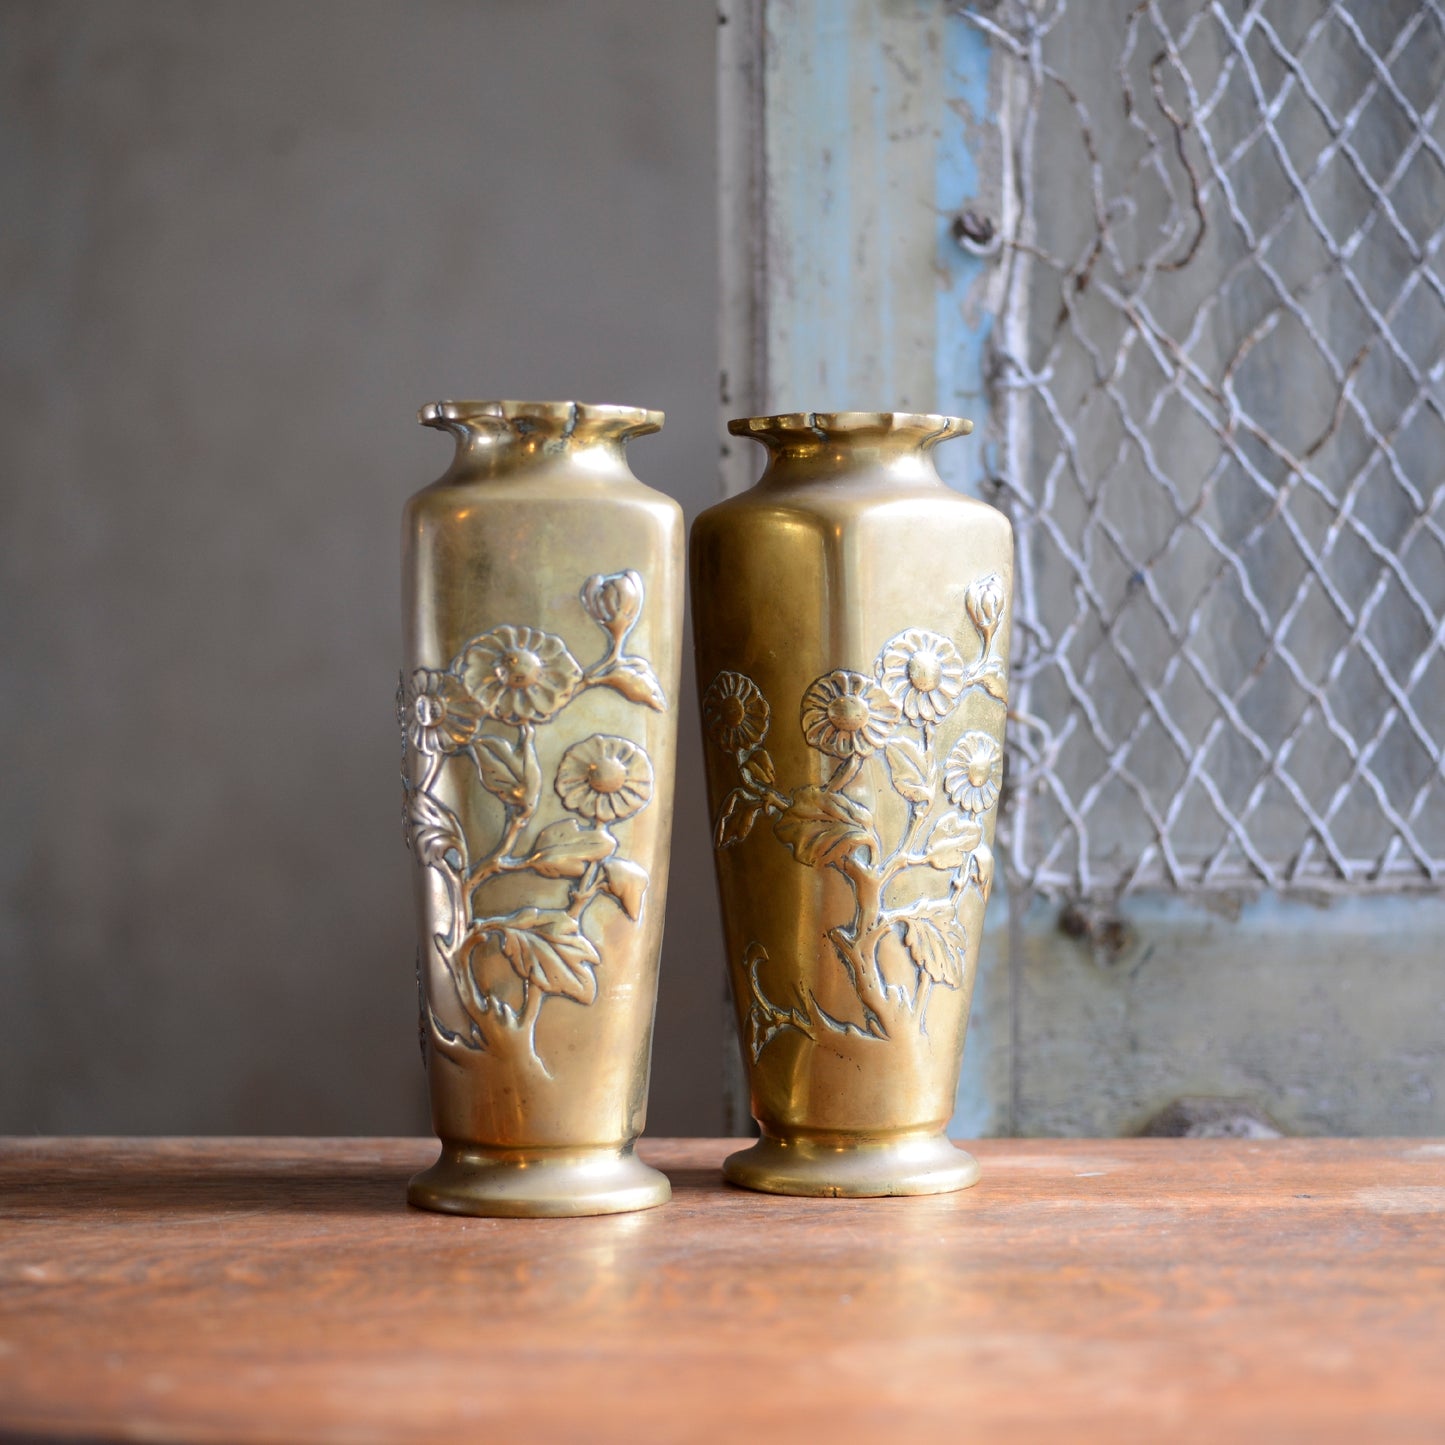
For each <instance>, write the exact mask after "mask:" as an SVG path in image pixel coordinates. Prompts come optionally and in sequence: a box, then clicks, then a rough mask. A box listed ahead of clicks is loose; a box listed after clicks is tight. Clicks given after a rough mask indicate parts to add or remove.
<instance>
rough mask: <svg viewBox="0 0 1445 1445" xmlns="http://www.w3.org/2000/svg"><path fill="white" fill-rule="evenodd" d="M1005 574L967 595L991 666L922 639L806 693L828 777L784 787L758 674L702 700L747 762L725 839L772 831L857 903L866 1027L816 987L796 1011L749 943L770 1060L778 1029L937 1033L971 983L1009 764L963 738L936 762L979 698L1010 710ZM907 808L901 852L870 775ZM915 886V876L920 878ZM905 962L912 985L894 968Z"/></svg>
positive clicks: (900, 644) (759, 1045) (853, 942)
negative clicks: (972, 921)
mask: <svg viewBox="0 0 1445 1445" xmlns="http://www.w3.org/2000/svg"><path fill="white" fill-rule="evenodd" d="M1005 603H1006V591H1005V587H1004V583H1003V579H1002V578H1000V577H999V576H997V575H996V574H993V573H990V574H988V575H987V576H985V577H981V578H978V579H977V580H976V581H974V582H973V583H972V584H971V585H970V586H969V588H968V589H967V591H966V593H965V596H964V611H965V613H966V615H967V619H968V623H969V625H970V626H971V627H972V629H973V631H974V632H975V633H976V634H977V637H978V641H979V651H978V656H977V658H976V660H975V661H973V662H971V663H968V662H965V660H964V657H963V655H962V653H961V652H960V651H959V648H958V646H957V645H956V644H955V643H954V642H953V641H952V639H950V638H948V637H945V636H943V635H942V634H940V633H937V632H932V631H929V630H927V629H925V628H908V629H906V630H905V631H903V632H900V633H899V634H898V635H897V636H895V637H892V638H890V639H889V640H888V641H887V642H885V643H884V644H883V647H882V649H881V650H880V652H879V654H878V657H877V659H876V660H875V662H874V665H873V671H872V673H871V675H870V674H867V673H862V672H853V671H851V670H849V669H847V668H839V669H836V670H834V671H832V672H829V673H825V674H824V675H823V676H822V677H819V678H816V679H814V681H813V682H811V683H809V685H808V686H807V688H805V689H804V692H803V696H802V702H801V706H800V710H799V722H800V724H801V727H802V731H803V737H804V739H805V740H806V742H807V744H808V746H809V747H810V748H812V749H814V750H816V751H817V752H818V753H820V754H821V755H822V756H823V757H824V759H826V760H828V762H829V763H831V769H830V768H828V767H827V766H825V768H824V773H825V774H826V781H825V782H823V783H821V784H818V783H805V784H802V785H800V786H798V787H795V788H793V789H792V791H791V792H784V791H783V790H782V789H781V788H780V787H779V786H778V781H777V777H776V770H775V767H774V764H773V759H772V757H771V755H770V754H769V753H768V751H767V749H766V748H765V747H764V745H763V744H764V741H765V739H766V738H767V735H768V729H769V726H770V723H771V718H772V709H771V707H770V705H769V703H768V700H767V698H766V697H764V695H763V693H762V690H761V689H760V688H759V687H758V685H757V684H756V683H755V682H754V681H753V680H752V679H751V678H750V677H748V676H747V675H746V674H745V673H741V672H729V671H724V672H720V673H719V674H718V675H717V677H716V678H714V679H713V681H712V683H711V685H710V686H709V687H708V689H707V692H706V693H705V695H704V697H703V702H702V712H703V723H704V727H705V728H706V730H707V732H708V734H709V736H710V738H711V739H712V741H713V742H714V743H715V744H716V745H717V746H718V747H719V748H721V749H723V750H724V751H725V752H728V753H730V754H732V755H733V757H734V759H735V760H736V763H737V768H738V773H739V781H738V784H737V785H736V786H735V787H734V788H732V789H731V790H730V791H729V792H728V794H727V795H726V796H725V797H724V799H723V801H722V805H721V807H720V808H719V809H718V814H717V818H716V820H715V824H714V843H715V845H716V846H717V847H718V848H719V849H723V848H732V847H735V846H736V845H737V844H739V843H740V842H742V841H743V839H745V838H747V837H748V836H749V834H751V833H752V831H753V829H754V827H755V826H756V824H757V823H758V821H759V820H760V819H762V818H768V819H770V820H771V821H772V830H773V834H774V836H775V837H776V838H777V839H778V840H779V841H780V842H781V843H783V844H784V845H785V846H787V847H788V848H789V849H790V850H791V852H792V854H793V857H794V859H795V860H796V861H797V862H798V863H800V864H802V865H804V866H805V867H808V868H832V869H834V870H836V871H837V872H838V873H839V874H841V875H842V876H843V878H844V879H845V880H846V881H847V884H848V887H849V889H850V891H851V893H852V895H853V901H854V913H853V917H852V918H851V919H850V920H847V921H844V922H840V923H838V924H836V925H835V926H833V927H830V928H829V929H828V930H827V938H828V941H829V943H830V944H831V945H832V951H833V954H834V956H836V959H837V961H838V964H839V966H840V967H841V968H842V970H843V972H844V975H845V976H846V978H847V981H848V984H849V985H850V987H851V989H852V991H853V993H854V994H856V996H857V999H858V1010H857V1013H856V1016H855V1017H853V1018H838V1017H835V1016H833V1015H832V1014H830V1013H829V1012H828V1011H827V1010H825V1009H824V1008H823V1007H822V1006H821V1004H819V1002H818V1000H817V998H816V997H815V996H814V995H813V993H812V991H811V990H809V989H806V987H804V991H803V993H802V995H801V997H800V999H799V1004H798V1006H797V1007H790V1008H784V1007H783V1006H781V1005H779V1004H778V1003H776V1002H774V1000H773V999H771V998H770V997H769V996H768V993H767V991H766V988H765V986H764V983H763V980H762V978H761V976H760V970H762V969H763V968H764V967H765V966H766V964H767V963H768V953H767V950H766V949H765V948H764V947H763V945H762V944H761V943H759V942H757V941H756V940H755V941H753V942H752V943H750V944H749V945H748V948H747V950H746V954H745V957H744V959H743V974H744V976H745V978H746V981H747V987H748V991H749V995H750V997H749V999H748V1015H747V1027H746V1033H747V1038H746V1044H747V1047H748V1049H749V1052H750V1053H751V1054H752V1057H753V1059H754V1060H756V1059H757V1058H758V1057H759V1056H760V1055H761V1054H762V1052H763V1050H764V1049H765V1048H767V1046H768V1045H769V1044H770V1043H771V1042H772V1041H773V1040H774V1039H775V1038H777V1037H778V1035H779V1034H781V1033H784V1032H787V1031H793V1032H796V1033H799V1034H802V1035H804V1036H805V1037H806V1038H808V1039H810V1040H812V1041H814V1042H815V1043H816V1042H817V1041H818V1037H819V1030H827V1031H831V1032H833V1033H835V1034H848V1035H853V1036H855V1037H860V1038H868V1039H879V1040H884V1039H888V1038H890V1037H892V1036H893V1034H894V1031H896V1029H898V1028H899V1027H900V1026H902V1025H903V1024H904V1023H905V1022H906V1021H908V1020H912V1021H913V1022H914V1025H915V1026H916V1027H917V1028H918V1029H919V1030H920V1031H921V1032H923V1033H926V1032H927V1015H928V1001H929V997H930V995H931V993H932V990H933V989H934V988H936V987H943V988H950V989H956V988H959V987H961V986H962V985H963V982H964V969H965V963H966V959H967V954H968V944H969V939H968V928H967V925H966V924H965V922H964V919H963V916H962V915H963V913H964V912H966V911H968V910H967V907H966V905H967V903H968V900H969V897H970V895H972V896H973V897H974V898H975V900H976V902H975V903H974V905H973V907H974V910H975V918H976V919H981V918H982V912H983V905H984V904H985V903H986V902H987V900H988V895H989V892H990V890H991V889H992V887H993V876H994V859H993V852H992V850H991V849H990V848H989V846H988V844H987V843H986V842H985V841H984V832H985V822H986V820H987V818H988V816H989V815H990V814H991V813H992V812H993V811H994V810H995V809H996V807H997V806H998V798H999V790H1000V786H1001V784H1002V781H1003V753H1002V751H1001V749H1000V748H999V745H998V743H997V742H996V741H995V739H994V738H993V736H992V735H990V734H989V733H986V732H981V731H977V730H970V731H967V732H965V733H964V734H963V735H962V736H961V737H960V738H958V740H957V741H956V742H955V743H954V744H953V746H952V747H951V748H950V749H949V750H948V752H947V754H946V755H945V756H944V757H943V759H942V760H941V761H940V759H939V758H938V757H937V756H936V755H935V748H934V735H935V732H936V730H937V729H938V727H939V726H940V725H941V724H942V723H944V722H946V721H947V720H948V718H949V717H951V716H952V714H953V713H954V712H955V710H956V709H957V708H958V706H959V704H960V703H961V702H962V701H963V699H964V698H965V696H966V695H968V694H969V693H970V692H972V691H973V690H975V689H978V690H981V691H982V692H984V693H986V694H987V695H988V696H989V697H991V698H993V699H994V700H995V701H997V702H999V703H1005V704H1006V703H1007V701H1008V684H1007V674H1006V671H1005V667H1004V663H1003V660H1002V658H1001V657H1000V655H999V652H998V649H997V646H996V642H997V638H998V631H999V627H1000V625H1001V623H1002V621H1003V615H1004V608H1005ZM880 765H881V767H882V769H883V771H884V774H885V776H886V778H887V781H888V784H889V786H890V787H891V788H892V789H893V791H894V792H896V793H897V794H898V795H899V796H900V797H901V798H902V800H903V803H904V805H905V813H906V816H905V819H904V822H903V826H902V829H901V832H900V834H899V836H898V837H897V838H896V840H894V842H893V845H892V846H891V847H888V846H887V845H885V842H884V840H883V838H882V836H881V834H880V830H879V827H878V824H877V821H876V819H875V818H874V815H873V812H872V811H871V810H870V809H869V808H867V807H865V806H864V805H863V804H862V803H860V802H858V801H857V800H856V799H854V798H851V797H849V796H848V789H849V787H850V786H851V785H853V784H854V783H855V782H856V781H857V780H858V778H859V777H860V775H861V774H862V771H863V769H864V768H865V766H880ZM916 869H922V870H932V874H933V875H941V881H942V882H943V883H944V884H945V885H946V891H945V892H943V893H942V894H940V895H938V896H931V897H924V898H922V899H919V900H917V901H913V902H909V903H907V904H898V905H894V906H890V904H889V893H890V889H891V888H892V886H893V885H894V883H895V882H897V880H899V879H900V878H901V877H902V876H903V875H904V874H905V873H908V872H910V871H911V870H916ZM914 876H915V877H916V876H917V875H916V874H915V875H914ZM900 958H902V959H906V960H907V966H906V972H907V974H908V975H909V976H905V977H904V978H903V979H902V980H901V981H899V979H898V977H897V974H898V968H897V965H896V962H890V963H889V964H888V965H887V966H885V960H889V961H896V960H898V959H900Z"/></svg>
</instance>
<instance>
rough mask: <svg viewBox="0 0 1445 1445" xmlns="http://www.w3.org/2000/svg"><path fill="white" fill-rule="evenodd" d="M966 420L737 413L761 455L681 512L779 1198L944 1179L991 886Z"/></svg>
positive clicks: (962, 1177) (985, 561) (990, 757)
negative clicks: (689, 511) (953, 453)
mask: <svg viewBox="0 0 1445 1445" xmlns="http://www.w3.org/2000/svg"><path fill="white" fill-rule="evenodd" d="M970 429H971V428H970V424H969V423H967V422H964V421H960V420H956V419H952V418H946V417H938V416H917V415H901V414H897V415H895V414H892V413H876V412H844V413H831V414H822V413H803V414H795V415H790V416H782V417H767V418H751V419H747V420H743V421H738V422H733V423H732V424H731V427H730V430H731V431H732V432H733V433H734V434H735V435H740V436H750V437H753V438H754V439H756V440H758V441H760V442H762V443H763V444H764V445H765V446H766V447H767V450H768V465H767V470H766V471H765V473H764V475H763V477H762V479H761V480H760V481H759V482H758V483H757V485H756V486H754V487H753V488H752V490H751V491H749V492H747V493H744V494H743V495H742V496H739V497H734V498H732V499H730V500H728V501H726V502H723V503H721V504H720V505H718V506H716V507H713V508H712V509H711V510H709V511H707V512H705V513H704V514H703V515H702V516H700V517H699V518H698V519H697V521H696V523H695V524H694V526H693V531H692V540H691V573H692V587H693V617H694V631H695V640H696V647H697V663H698V686H699V688H700V690H701V694H702V712H703V729H704V735H705V736H704V754H705V757H706V759H707V774H708V796H709V802H710V806H711V811H712V817H713V826H714V839H713V841H714V844H715V855H714V856H715V859H716V864H717V874H718V882H719V888H720V891H721V895H722V909H723V919H724V928H725V933H726V946H727V953H728V965H729V971H730V975H731V981H732V989H733V998H734V1002H735V1004H736V1009H737V1019H738V1028H739V1033H740V1036H741V1041H742V1045H743V1051H744V1056H745V1058H744V1062H745V1064H746V1067H747V1071H748V1077H749V1084H750V1090H751V1096H752V1110H753V1114H754V1116H755V1117H756V1119H757V1121H758V1124H759V1126H760V1129H761V1132H762V1137H761V1139H760V1140H759V1141H758V1143H757V1144H756V1145H754V1146H753V1147H752V1148H751V1149H749V1150H746V1151H744V1152H743V1153H741V1154H736V1155H734V1156H732V1158H730V1159H729V1160H728V1163H727V1166H726V1167H727V1174H728V1177H729V1178H730V1179H732V1180H733V1181H734V1182H735V1183H738V1184H743V1185H746V1186H748V1187H751V1188H755V1189H763V1190H769V1191H772V1192H776V1193H788V1194H815V1195H854V1196H865V1195H880V1194H921V1193H938V1192H943V1191H946V1190H951V1189H959V1188H963V1187H965V1186H966V1185H968V1184H971V1183H973V1182H974V1180H975V1179H976V1178H977V1176H978V1167H977V1165H976V1163H975V1162H974V1161H973V1159H972V1158H971V1157H970V1156H969V1155H967V1154H965V1153H964V1152H963V1151H961V1150H959V1149H957V1148H956V1147H954V1146H953V1145H952V1144H951V1143H950V1142H949V1140H948V1139H947V1137H946V1135H945V1133H944V1130H945V1128H946V1126H947V1123H948V1120H949V1117H950V1116H951V1114H952V1112H953V1107H954V1098H955V1094H956V1092H957V1087H958V1074H959V1067H960V1064H961V1062H962V1057H963V1040H964V1030H965V1028H966V1026H967V1022H968V1012H969V1004H970V1000H971V997H972V992H973V982H974V973H975V969H976V966H977V961H978V948H979V939H980V934H981V931H982V922H983V913H984V906H985V904H986V902H987V900H988V895H989V892H990V889H991V887H992V884H993V871H994V866H993V853H992V843H993V833H994V820H995V816H996V813H997V805H998V795H999V787H1000V784H1001V781H1002V742H1003V723H1004V711H1005V706H1006V701H1005V700H1006V697H1007V659H1008V644H1009V599H1010V597H1011V589H1012V579H1013V551H1012V537H1011V532H1010V528H1009V524H1008V522H1007V520H1006V519H1005V518H1004V517H1003V516H1002V515H1001V514H1000V513H999V512H997V511H995V510H994V509H993V508H991V507H988V506H985V505H984V504H983V503H981V502H976V501H973V500H971V499H969V498H966V497H963V496H961V495H960V494H958V493H956V492H954V491H952V490H950V489H949V488H948V487H947V486H945V485H944V483H943V482H942V480H941V479H940V478H939V476H938V473H937V471H936V469H935V467H934V465H933V462H932V459H931V455H930V453H931V451H932V448H933V446H934V445H935V444H936V443H937V442H939V441H941V440H943V439H945V438H947V437H950V436H956V435H961V434H963V433H964V432H966V431H968V430H970Z"/></svg>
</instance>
